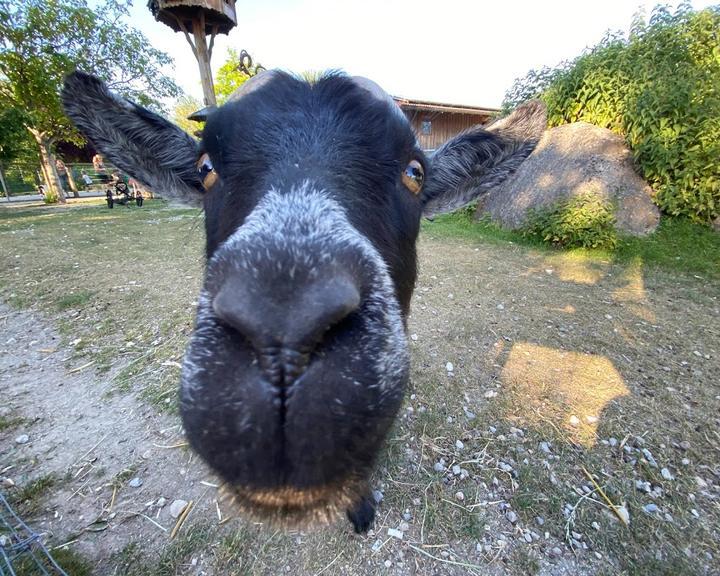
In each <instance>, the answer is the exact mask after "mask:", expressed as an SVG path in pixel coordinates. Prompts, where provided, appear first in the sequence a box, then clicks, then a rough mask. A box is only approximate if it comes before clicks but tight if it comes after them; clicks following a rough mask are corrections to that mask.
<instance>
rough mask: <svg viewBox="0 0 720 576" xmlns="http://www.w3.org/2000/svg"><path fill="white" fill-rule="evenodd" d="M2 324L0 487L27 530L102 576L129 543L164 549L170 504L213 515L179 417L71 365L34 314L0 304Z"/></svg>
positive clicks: (210, 491) (205, 476)
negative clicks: (27, 524) (85, 562)
mask: <svg viewBox="0 0 720 576" xmlns="http://www.w3.org/2000/svg"><path fill="white" fill-rule="evenodd" d="M0 325H1V326H2V343H3V354H2V355H0V382H2V384H1V385H0V398H2V406H3V408H2V414H1V415H2V417H3V418H4V421H5V422H7V423H8V426H7V428H6V429H4V430H3V431H2V432H0V471H1V475H2V477H3V479H4V484H3V491H4V492H5V493H6V494H7V495H8V497H9V498H10V500H11V501H12V500H15V501H16V502H15V507H16V509H18V510H19V511H20V512H21V514H22V513H23V512H24V513H25V514H23V515H24V516H25V517H26V520H27V519H28V518H27V517H28V516H30V519H29V522H30V524H31V527H32V528H33V529H34V530H36V531H37V532H43V533H45V534H46V538H47V539H49V540H50V541H51V542H52V544H53V545H54V546H60V545H67V546H69V547H71V548H72V549H73V550H75V551H77V552H79V553H80V554H81V555H82V556H84V557H87V558H89V559H90V560H91V562H92V564H94V565H95V567H96V569H95V573H97V574H109V573H110V569H109V564H108V563H109V561H110V559H111V558H112V556H113V555H114V554H116V553H118V552H120V551H122V550H123V548H124V547H125V546H126V545H127V544H128V543H129V542H132V541H136V542H142V545H143V548H144V550H145V551H147V552H149V553H151V554H152V551H153V550H154V549H155V550H157V549H158V548H162V547H163V546H164V545H165V544H166V543H167V541H168V539H169V535H170V532H171V531H172V529H173V527H174V525H175V523H176V519H175V518H173V517H172V516H171V513H170V508H171V504H172V502H173V501H174V500H176V499H182V500H184V501H186V502H190V501H192V502H193V503H194V505H193V507H192V510H191V511H190V514H192V515H195V516H207V515H208V514H210V513H212V515H213V516H214V515H215V514H216V510H215V503H214V496H215V492H216V490H215V489H214V488H213V487H212V484H213V483H214V479H213V478H212V477H211V475H210V474H209V473H208V471H207V470H206V469H205V467H204V466H202V465H200V464H199V463H198V462H197V460H196V459H195V458H194V457H193V455H191V453H190V452H188V451H187V450H186V449H185V448H183V446H184V444H185V442H184V439H183V435H182V431H181V427H180V424H179V422H178V419H177V418H175V417H171V416H167V415H160V414H158V413H157V412H156V410H155V409H153V408H152V407H150V406H148V405H144V404H142V403H140V402H139V401H138V400H137V399H136V398H135V397H134V396H133V395H131V394H122V393H111V390H110V382H111V379H112V374H105V375H103V376H102V377H98V376H97V375H96V374H95V373H94V371H93V370H92V369H91V367H89V366H84V365H83V364H81V365H79V366H75V367H73V368H68V367H67V366H66V360H67V359H68V358H69V356H70V354H71V351H66V350H64V349H63V348H61V347H60V342H61V338H60V337H59V336H58V334H57V332H56V331H55V330H54V329H53V327H52V324H51V323H50V322H49V321H48V320H47V319H46V318H44V317H42V316H40V315H39V314H37V313H33V312H18V311H15V310H13V309H11V308H9V307H7V306H5V305H0ZM203 482H205V483H203ZM23 490H24V491H25V492H21V491H23ZM26 492H29V493H27V494H25V493H26ZM25 495H27V496H28V498H27V499H25V500H24V501H18V498H20V497H22V496H25ZM163 502H164V505H162V506H161V504H163ZM118 573H119V572H118Z"/></svg>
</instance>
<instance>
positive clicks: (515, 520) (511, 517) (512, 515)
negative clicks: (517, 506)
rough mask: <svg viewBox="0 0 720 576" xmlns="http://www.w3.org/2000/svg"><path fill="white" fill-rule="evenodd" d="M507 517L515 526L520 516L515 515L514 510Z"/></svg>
mask: <svg viewBox="0 0 720 576" xmlns="http://www.w3.org/2000/svg"><path fill="white" fill-rule="evenodd" d="M505 517H506V518H507V519H508V522H510V523H511V524H515V523H516V522H517V521H518V515H517V514H515V512H513V511H512V510H510V511H509V512H508V513H507V514H506V515H505Z"/></svg>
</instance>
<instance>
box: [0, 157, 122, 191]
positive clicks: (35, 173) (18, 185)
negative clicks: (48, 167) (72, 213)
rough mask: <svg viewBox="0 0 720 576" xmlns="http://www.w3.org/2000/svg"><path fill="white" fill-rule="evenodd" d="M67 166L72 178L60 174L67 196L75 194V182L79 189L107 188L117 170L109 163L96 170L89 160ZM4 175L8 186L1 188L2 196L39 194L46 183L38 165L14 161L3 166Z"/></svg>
mask: <svg viewBox="0 0 720 576" xmlns="http://www.w3.org/2000/svg"><path fill="white" fill-rule="evenodd" d="M65 166H66V168H67V171H68V172H69V173H70V178H68V177H63V176H62V175H60V181H61V182H60V183H61V185H62V187H63V190H64V192H65V195H66V196H72V195H73V189H72V185H73V184H74V186H75V188H76V189H77V190H78V191H83V190H101V189H104V188H107V187H109V185H110V181H111V175H112V174H113V172H115V171H116V168H115V167H114V166H113V165H111V164H108V163H105V167H104V169H103V170H95V167H94V166H93V165H92V164H91V163H89V162H88V163H80V162H78V163H71V164H66V165H65ZM2 175H3V178H4V181H5V188H6V190H0V195H2V196H6V194H7V195H9V196H10V197H12V196H23V195H27V194H39V193H40V190H41V188H40V187H41V186H44V185H45V181H44V179H43V177H42V172H41V170H40V166H38V165H30V164H20V163H13V164H11V165H10V166H7V167H3V169H2ZM6 191H7V192H6Z"/></svg>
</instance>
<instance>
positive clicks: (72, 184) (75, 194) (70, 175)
mask: <svg viewBox="0 0 720 576" xmlns="http://www.w3.org/2000/svg"><path fill="white" fill-rule="evenodd" d="M65 168H66V169H67V177H68V184H70V190H72V193H73V197H74V198H80V194H79V193H78V187H77V184H75V177H74V176H73V171H72V166H65Z"/></svg>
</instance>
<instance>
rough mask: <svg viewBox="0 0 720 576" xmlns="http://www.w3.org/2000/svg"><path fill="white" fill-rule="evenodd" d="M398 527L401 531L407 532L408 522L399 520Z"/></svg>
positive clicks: (408, 528)
mask: <svg viewBox="0 0 720 576" xmlns="http://www.w3.org/2000/svg"><path fill="white" fill-rule="evenodd" d="M398 528H400V531H401V532H407V531H408V530H410V524H408V523H407V522H400V526H398Z"/></svg>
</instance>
